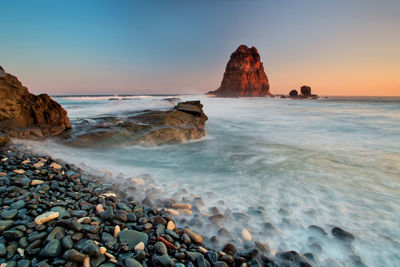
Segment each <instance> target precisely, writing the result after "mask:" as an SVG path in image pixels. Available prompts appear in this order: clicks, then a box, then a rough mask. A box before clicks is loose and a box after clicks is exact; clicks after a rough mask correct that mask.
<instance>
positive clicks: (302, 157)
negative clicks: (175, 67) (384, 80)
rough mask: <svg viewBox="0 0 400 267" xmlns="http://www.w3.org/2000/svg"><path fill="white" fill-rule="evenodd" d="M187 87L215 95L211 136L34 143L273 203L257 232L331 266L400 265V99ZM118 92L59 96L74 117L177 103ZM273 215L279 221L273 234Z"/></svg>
mask: <svg viewBox="0 0 400 267" xmlns="http://www.w3.org/2000/svg"><path fill="white" fill-rule="evenodd" d="M174 97H175V96H174ZM179 97H180V98H182V100H189V99H190V100H194V99H200V100H201V102H202V104H203V105H204V111H205V113H206V114H207V116H208V118H209V120H208V121H207V124H206V128H207V136H206V137H205V138H204V139H203V140H200V141H197V142H188V143H184V144H176V145H167V146H160V147H155V148H143V147H139V146H132V147H123V148H107V149H77V148H74V149H71V148H66V147H60V146H58V145H51V146H46V147H43V146H41V145H35V144H32V146H33V147H35V148H36V149H38V150H41V151H45V152H48V153H50V154H52V155H54V156H56V157H59V158H62V159H65V160H68V161H72V162H75V163H78V164H79V163H81V162H84V163H85V164H86V165H90V166H91V167H96V168H98V169H104V170H106V169H107V170H111V171H113V172H122V173H123V174H124V175H126V176H127V177H129V175H130V176H134V175H136V174H140V173H148V174H150V175H151V176H152V178H153V179H155V181H156V183H157V186H159V187H160V188H161V189H162V190H164V191H165V192H169V193H173V192H175V191H178V190H179V189H182V188H186V189H187V190H188V191H189V192H191V193H195V194H199V195H200V196H202V197H203V198H204V200H205V202H206V204H207V205H209V206H212V205H219V208H220V209H221V210H224V209H226V208H229V209H231V210H233V211H244V212H246V211H247V210H248V208H249V207H254V208H259V209H260V210H261V209H264V214H263V215H261V216H253V217H252V218H251V219H250V221H249V222H248V224H247V225H245V227H246V228H247V229H249V230H250V232H252V233H253V237H255V239H256V240H260V241H263V242H265V243H268V244H269V246H270V247H271V249H272V250H276V251H281V250H289V249H290V250H292V249H293V250H297V251H299V252H301V253H307V252H314V254H316V255H317V256H318V258H319V260H318V262H319V264H320V266H323V265H324V264H323V260H325V259H328V258H331V259H335V260H336V261H337V262H339V263H341V264H343V265H344V266H353V265H354V263H352V262H351V260H349V257H350V256H354V255H357V256H360V257H361V258H362V259H363V260H364V262H365V264H366V265H368V266H400V99H399V98H328V99H324V98H322V99H319V100H290V99H278V98H275V99H271V98H240V99H220V98H208V97H206V96H187V95H186V96H179ZM108 98H109V97H65V96H64V97H55V100H56V101H58V102H59V103H60V104H62V105H63V106H64V108H66V110H67V111H68V114H69V116H70V118H71V119H72V120H74V118H88V117H93V116H97V115H101V114H105V113H122V112H125V111H132V110H143V109H147V108H171V107H173V104H172V103H171V102H170V101H166V100H163V99H164V98H165V96H158V97H157V96H132V97H129V98H127V99H126V100H120V101H118V100H117V101H109V100H108ZM207 192H213V193H215V195H216V196H215V197H207V196H209V195H210V194H208V193H207ZM218 200H223V201H224V202H219V204H218ZM265 222H269V223H271V224H273V225H274V226H275V227H276V228H277V229H279V230H278V231H276V232H274V233H272V234H267V233H266V232H265V229H264V228H263V223H265ZM311 224H315V225H318V226H321V227H323V228H324V229H325V230H326V231H327V232H329V235H328V237H326V238H320V239H319V240H317V243H318V244H319V245H320V246H321V247H322V250H321V251H313V248H312V246H311V245H310V243H312V242H314V241H315V240H314V241H312V240H310V236H311V234H310V232H309V231H308V230H307V227H308V226H309V225H311ZM333 226H339V227H341V228H343V229H345V230H347V231H349V232H351V233H353V234H354V235H355V236H356V240H355V241H354V243H353V250H352V249H351V248H347V247H344V246H342V245H341V243H340V242H338V241H336V240H335V239H334V238H333V237H332V235H331V233H330V229H331V228H332V227H333ZM226 228H227V229H229V230H230V231H232V232H235V231H240V229H241V226H240V223H239V222H231V223H230V224H229V223H228V225H227V226H226ZM199 230H200V231H203V232H204V233H206V232H207V231H210V230H209V229H207V227H204V229H199Z"/></svg>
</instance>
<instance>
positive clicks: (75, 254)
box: [63, 249, 86, 262]
mask: <svg viewBox="0 0 400 267" xmlns="http://www.w3.org/2000/svg"><path fill="white" fill-rule="evenodd" d="M63 258H64V259H66V260H70V261H76V262H83V260H84V259H85V258H86V255H84V254H82V253H80V252H79V251H77V250H76V249H69V250H67V251H65V253H64V255H63Z"/></svg>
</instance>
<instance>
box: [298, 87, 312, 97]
mask: <svg viewBox="0 0 400 267" xmlns="http://www.w3.org/2000/svg"><path fill="white" fill-rule="evenodd" d="M300 92H301V94H302V95H303V96H307V97H308V96H311V87H310V86H307V85H303V86H302V87H301V88H300Z"/></svg>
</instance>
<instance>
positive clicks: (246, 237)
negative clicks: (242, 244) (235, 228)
mask: <svg viewBox="0 0 400 267" xmlns="http://www.w3.org/2000/svg"><path fill="white" fill-rule="evenodd" d="M240 235H241V237H242V239H243V240H245V241H251V240H252V239H253V237H252V235H251V234H250V232H249V231H248V230H247V229H246V228H244V229H243V230H242V232H241V233H240Z"/></svg>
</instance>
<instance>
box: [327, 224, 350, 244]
mask: <svg viewBox="0 0 400 267" xmlns="http://www.w3.org/2000/svg"><path fill="white" fill-rule="evenodd" d="M332 235H333V236H334V237H336V238H337V239H339V240H342V241H346V242H352V241H353V240H354V239H355V236H354V235H353V234H352V233H350V232H347V231H345V230H343V229H341V228H339V227H334V228H332Z"/></svg>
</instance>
